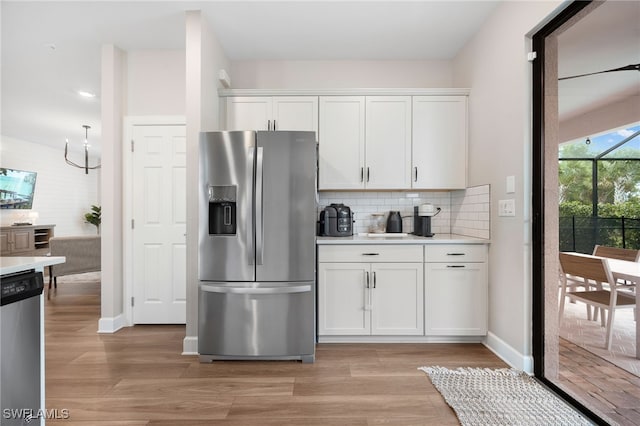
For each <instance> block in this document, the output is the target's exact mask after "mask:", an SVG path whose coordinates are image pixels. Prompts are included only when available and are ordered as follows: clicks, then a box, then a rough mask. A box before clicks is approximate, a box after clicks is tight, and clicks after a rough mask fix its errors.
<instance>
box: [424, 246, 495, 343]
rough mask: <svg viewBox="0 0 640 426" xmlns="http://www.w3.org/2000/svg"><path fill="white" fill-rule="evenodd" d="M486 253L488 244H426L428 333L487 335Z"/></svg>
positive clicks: (426, 322) (437, 334)
mask: <svg viewBox="0 0 640 426" xmlns="http://www.w3.org/2000/svg"><path fill="white" fill-rule="evenodd" d="M486 252H487V248H486V246H485V245H440V246H435V245H434V246H427V247H426V250H425V262H426V263H425V334H426V335H428V336H429V335H431V336H484V335H486V334H487V292H488V285H487V262H486V258H487V255H486Z"/></svg>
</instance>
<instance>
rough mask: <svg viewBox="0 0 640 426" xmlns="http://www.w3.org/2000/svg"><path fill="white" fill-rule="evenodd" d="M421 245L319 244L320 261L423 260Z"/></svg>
mask: <svg viewBox="0 0 640 426" xmlns="http://www.w3.org/2000/svg"><path fill="white" fill-rule="evenodd" d="M422 251H423V250H422V246H419V245H376V244H367V245H344V246H339V245H335V246H324V245H323V246H319V247H318V262H422V261H423V255H422Z"/></svg>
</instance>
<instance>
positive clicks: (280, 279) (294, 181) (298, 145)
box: [198, 131, 317, 362]
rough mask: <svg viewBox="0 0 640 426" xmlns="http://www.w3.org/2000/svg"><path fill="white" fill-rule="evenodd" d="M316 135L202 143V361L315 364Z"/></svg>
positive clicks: (206, 138) (217, 138)
mask: <svg viewBox="0 0 640 426" xmlns="http://www.w3.org/2000/svg"><path fill="white" fill-rule="evenodd" d="M316 152H317V151H316V138H315V132H298V131H295V132H294V131H270V132H267V131H264V132H261V131H259V132H254V131H232V132H205V133H201V134H200V179H199V193H200V195H199V209H200V210H199V212H200V218H201V219H200V226H199V259H198V260H199V280H200V283H199V291H198V304H199V309H198V352H199V353H200V361H201V362H211V361H213V360H217V359H245V360H246V359H296V360H302V361H303V362H313V361H314V358H315V299H316V296H315V264H316V258H315V256H316V247H315V239H316V236H315V234H316V220H315V217H316V208H317V207H316V188H317V186H316V175H317V173H316V168H317V159H316V155H317V154H316Z"/></svg>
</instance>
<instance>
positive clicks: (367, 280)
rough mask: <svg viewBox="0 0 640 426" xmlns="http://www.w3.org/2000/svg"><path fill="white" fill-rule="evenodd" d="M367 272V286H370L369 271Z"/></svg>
mask: <svg viewBox="0 0 640 426" xmlns="http://www.w3.org/2000/svg"><path fill="white" fill-rule="evenodd" d="M365 274H366V276H367V288H369V271H365Z"/></svg>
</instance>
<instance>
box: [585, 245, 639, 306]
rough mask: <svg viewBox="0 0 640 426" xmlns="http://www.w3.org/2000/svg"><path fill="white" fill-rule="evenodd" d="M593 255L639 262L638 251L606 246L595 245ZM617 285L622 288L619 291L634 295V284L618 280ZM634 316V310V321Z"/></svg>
mask: <svg viewBox="0 0 640 426" xmlns="http://www.w3.org/2000/svg"><path fill="white" fill-rule="evenodd" d="M593 255H594V256H600V257H608V258H610V259H620V260H626V261H629V262H638V261H639V260H640V250H634V249H626V248H620V247H608V246H601V245H596V246H595V247H594V248H593ZM618 284H621V285H622V287H620V288H619V290H622V291H628V292H630V293H632V294H635V292H636V283H632V282H628V281H624V280H618ZM597 316H598V315H597V314H595V319H597ZM636 316H637V315H636V311H635V310H634V312H633V317H634V319H636Z"/></svg>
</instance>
